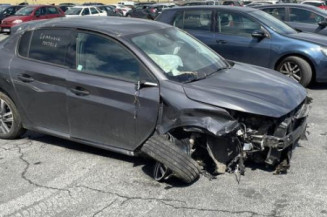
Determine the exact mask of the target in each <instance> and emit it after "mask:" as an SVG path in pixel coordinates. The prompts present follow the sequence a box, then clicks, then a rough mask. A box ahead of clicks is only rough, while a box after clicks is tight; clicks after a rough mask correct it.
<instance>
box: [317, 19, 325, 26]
mask: <svg viewBox="0 0 327 217" xmlns="http://www.w3.org/2000/svg"><path fill="white" fill-rule="evenodd" d="M318 25H319V26H320V27H326V26H327V20H323V21H320V22H318Z"/></svg>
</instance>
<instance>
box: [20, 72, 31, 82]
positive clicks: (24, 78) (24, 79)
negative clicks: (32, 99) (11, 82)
mask: <svg viewBox="0 0 327 217" xmlns="http://www.w3.org/2000/svg"><path fill="white" fill-rule="evenodd" d="M18 79H19V80H21V81H22V82H26V83H28V82H32V81H34V78H32V77H31V76H30V75H28V74H21V75H18Z"/></svg>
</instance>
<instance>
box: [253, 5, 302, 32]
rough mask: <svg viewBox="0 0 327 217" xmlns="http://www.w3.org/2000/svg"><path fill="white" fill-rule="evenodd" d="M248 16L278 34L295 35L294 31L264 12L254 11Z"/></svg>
mask: <svg viewBox="0 0 327 217" xmlns="http://www.w3.org/2000/svg"><path fill="white" fill-rule="evenodd" d="M249 14H250V15H252V16H253V17H255V18H256V19H258V20H260V21H261V22H262V23H263V24H265V25H266V26H268V27H269V28H271V29H272V30H273V31H275V32H277V33H279V34H283V35H288V34H294V33H296V30H295V29H293V28H292V27H290V26H288V25H287V24H285V23H283V22H282V21H280V20H279V19H277V18H275V17H274V16H272V15H270V14H268V13H266V12H263V11H259V10H256V11H253V12H250V13H249Z"/></svg>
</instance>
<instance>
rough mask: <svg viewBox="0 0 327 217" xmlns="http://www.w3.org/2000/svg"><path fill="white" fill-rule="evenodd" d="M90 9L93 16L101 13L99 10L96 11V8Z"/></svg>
mask: <svg viewBox="0 0 327 217" xmlns="http://www.w3.org/2000/svg"><path fill="white" fill-rule="evenodd" d="M90 9H91V13H92V14H98V13H99V12H98V10H97V9H95V8H94V7H91V8H90Z"/></svg>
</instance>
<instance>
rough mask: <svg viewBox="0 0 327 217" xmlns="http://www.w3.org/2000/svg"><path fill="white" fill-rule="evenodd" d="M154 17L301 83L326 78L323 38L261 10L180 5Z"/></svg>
mask: <svg viewBox="0 0 327 217" xmlns="http://www.w3.org/2000/svg"><path fill="white" fill-rule="evenodd" d="M156 20H157V21H160V22H164V23H168V24H171V25H173V26H176V27H178V28H181V29H184V30H185V31H187V32H189V33H190V34H192V35H194V36H195V37H196V38H198V39H200V40H201V41H202V42H204V43H205V44H207V45H208V46H210V47H211V48H212V49H213V50H215V51H217V52H218V53H219V54H221V55H222V56H224V57H225V58H227V59H230V60H235V61H240V62H245V63H250V64H254V65H258V66H263V67H267V68H271V69H275V70H277V71H279V72H281V73H283V74H285V75H287V76H289V77H291V78H293V79H295V80H296V81H298V82H299V83H301V84H302V85H303V86H307V85H309V83H310V82H311V81H317V82H326V81H327V37H323V36H321V35H318V34H313V33H302V32H297V31H296V30H294V29H293V28H291V27H290V26H288V25H287V24H285V23H283V22H282V21H280V20H278V19H276V18H275V17H273V16H271V15H269V14H267V13H265V12H263V11H260V10H257V9H253V8H242V7H225V6H197V7H180V8H173V9H167V10H164V11H163V12H162V14H161V15H159V16H158V18H157V19H156Z"/></svg>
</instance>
